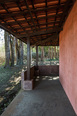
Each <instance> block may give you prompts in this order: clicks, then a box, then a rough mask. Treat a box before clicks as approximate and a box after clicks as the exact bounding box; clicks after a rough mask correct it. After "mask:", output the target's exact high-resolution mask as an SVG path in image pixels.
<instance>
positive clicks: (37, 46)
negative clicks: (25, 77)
mask: <svg viewBox="0 0 77 116" xmlns="http://www.w3.org/2000/svg"><path fill="white" fill-rule="evenodd" d="M36 66H37V67H38V46H36Z"/></svg>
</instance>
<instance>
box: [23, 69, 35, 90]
mask: <svg viewBox="0 0 77 116" xmlns="http://www.w3.org/2000/svg"><path fill="white" fill-rule="evenodd" d="M33 78H34V67H31V68H30V80H27V70H26V71H23V72H22V73H21V88H22V89H23V90H31V89H33Z"/></svg>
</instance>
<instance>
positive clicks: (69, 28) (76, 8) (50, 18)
mask: <svg viewBox="0 0 77 116" xmlns="http://www.w3.org/2000/svg"><path fill="white" fill-rule="evenodd" d="M0 27H1V28H3V29H5V30H6V31H8V32H9V33H11V34H13V35H14V36H15V37H16V38H18V39H20V40H22V41H23V42H24V43H27V71H25V72H22V76H21V88H22V89H23V90H32V89H33V88H34V87H35V85H34V81H35V80H36V79H37V77H38V76H39V77H40V76H41V78H42V76H51V77H52V76H53V75H54V76H58V75H59V76H60V82H61V84H62V86H63V88H64V90H65V92H66V94H67V96H68V98H69V100H70V102H71V104H72V106H73V108H74V110H75V112H76V114H77V90H76V87H77V84H76V82H77V71H76V70H77V66H76V65H75V64H76V63H77V60H76V58H77V52H76V43H77V0H4V1H3V0H0ZM30 46H36V66H34V67H31V66H30V65H31V58H30ZM38 46H60V66H58V65H51V66H38ZM73 56H74V57H73ZM74 58H75V59H74ZM71 66H73V68H71ZM59 69H60V70H59ZM35 77H36V78H35ZM45 81H46V83H47V84H44V83H43V81H42V82H41V83H40V84H39V85H38V86H37V87H36V88H35V89H34V90H32V91H21V92H20V93H19V95H18V96H17V97H16V98H15V100H14V102H12V103H11V104H10V106H9V107H8V108H7V110H6V111H5V112H4V113H3V114H2V115H4V116H5V114H7V111H9V109H10V107H11V108H12V109H11V113H14V111H13V110H15V113H19V112H20V111H19V108H22V111H23V110H24V114H23V112H21V113H20V114H13V116H15V115H16V116H17V115H26V116H29V115H30V114H28V112H27V111H28V107H30V101H29V102H25V104H26V103H29V104H27V106H25V108H27V109H26V112H25V108H24V109H23V107H24V105H23V103H24V100H25V99H26V100H33V101H35V100H37V101H38V100H39V102H40V104H41V103H42V102H41V99H40V97H41V96H43V97H44V96H45V95H44V94H46V98H47V100H48V98H49V101H47V102H46V104H43V106H41V107H40V109H39V105H40V104H39V103H38V105H37V103H36V102H34V103H36V105H34V106H32V107H30V108H33V107H37V110H38V109H39V111H38V112H36V111H33V110H31V109H30V108H29V111H30V113H33V112H34V113H36V114H34V113H33V115H35V116H38V115H39V114H38V113H40V110H42V107H44V108H45V106H46V105H48V103H49V102H50V100H51V99H50V98H51V97H52V95H53V93H54V91H55V92H56V90H57V87H56V85H57V84H60V83H59V82H58V83H56V82H55V83H56V84H55V83H54V81H50V82H51V83H50V82H49V81H47V80H45ZM52 82H53V84H54V85H55V86H54V89H55V90H54V89H53V90H52V85H53V84H52ZM48 83H49V86H48ZM41 86H42V87H43V89H42V87H41ZM59 86H60V87H61V85H59ZM47 88H48V91H47ZM39 89H40V91H41V94H40V96H39ZM61 89H62V88H61ZM37 91H38V94H37V96H39V98H38V97H37V98H36V99H35V97H34V98H33V99H31V98H29V96H30V94H32V96H33V95H35V96H36V93H37ZM46 92H47V93H46ZM59 92H61V91H59ZM48 93H50V94H48ZM56 93H57V92H56ZM56 93H55V94H56ZM72 93H73V94H72ZM27 95H28V96H27ZM58 95H59V94H58ZM26 96H27V98H26ZM53 96H54V95H53ZM56 97H57V98H59V97H60V98H61V96H56ZM21 98H22V99H21ZM28 98H29V99H28ZM54 98H55V97H54ZM54 98H53V99H54ZM65 99H67V98H65ZM17 100H18V101H17ZM42 100H43V102H45V98H44V99H42ZM62 100H63V98H62ZM16 101H17V102H16ZM33 101H32V104H33ZM51 101H52V100H51ZM67 101H68V100H67ZM15 102H16V104H15ZM55 102H56V100H55ZM59 103H61V101H60V102H59ZM55 104H56V103H55ZM68 104H69V103H68ZM13 105H14V106H13ZM28 105H29V106H28ZM51 105H52V102H50V106H49V112H50V113H51V114H52V115H54V110H55V109H54V108H52V110H53V111H52V112H51V111H50V109H51ZM58 105H59V104H58ZM62 105H63V104H61V106H62ZM16 106H17V108H16ZM20 106H22V107H20ZM61 106H60V108H62V107H61ZM52 107H54V104H53V106H52ZM58 107H59V106H56V108H57V110H56V113H58V114H59V113H60V114H59V115H61V116H62V115H64V114H63V112H64V111H66V110H63V109H62V111H63V112H61V111H60V109H58ZM67 107H68V105H67ZM70 107H71V106H70ZM15 108H16V109H15ZM64 108H65V107H64ZM34 110H36V109H35V108H34ZM32 111H33V112H32ZM46 111H47V108H46V110H44V112H43V114H41V116H42V115H44V114H45V112H46ZM71 111H73V109H72V110H71ZM9 113H10V112H9ZM9 113H8V116H11V115H12V114H11V113H10V114H9ZM25 113H27V114H25ZM45 115H49V116H51V115H50V114H45ZM65 115H70V116H73V115H75V113H74V112H72V115H71V114H69V113H68V111H67V114H65ZM54 116H57V114H55V115H54Z"/></svg>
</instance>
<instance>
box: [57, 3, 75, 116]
mask: <svg viewBox="0 0 77 116" xmlns="http://www.w3.org/2000/svg"><path fill="white" fill-rule="evenodd" d="M59 39H60V41H59V45H60V54H59V55H60V66H59V76H60V82H61V84H62V86H63V88H64V90H65V92H66V94H67V96H68V98H69V100H70V102H71V104H72V106H73V108H74V110H75V112H76V114H77V1H76V2H75V4H74V6H73V8H72V10H71V12H70V14H69V16H68V18H67V20H66V22H65V24H64V27H63V31H61V32H60V35H59Z"/></svg>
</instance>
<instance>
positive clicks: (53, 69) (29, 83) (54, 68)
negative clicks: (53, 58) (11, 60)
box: [21, 65, 59, 90]
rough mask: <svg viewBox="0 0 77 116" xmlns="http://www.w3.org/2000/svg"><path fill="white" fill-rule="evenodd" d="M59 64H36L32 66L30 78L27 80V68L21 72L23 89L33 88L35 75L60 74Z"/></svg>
mask: <svg viewBox="0 0 77 116" xmlns="http://www.w3.org/2000/svg"><path fill="white" fill-rule="evenodd" d="M58 75H59V65H48V66H45V65H44V66H38V67H36V66H34V67H31V68H30V80H27V70H26V71H23V72H22V74H21V88H22V89H23V90H32V89H33V82H34V77H37V76H58Z"/></svg>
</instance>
